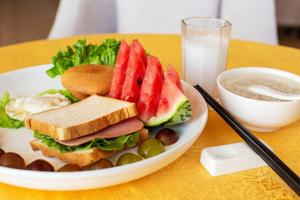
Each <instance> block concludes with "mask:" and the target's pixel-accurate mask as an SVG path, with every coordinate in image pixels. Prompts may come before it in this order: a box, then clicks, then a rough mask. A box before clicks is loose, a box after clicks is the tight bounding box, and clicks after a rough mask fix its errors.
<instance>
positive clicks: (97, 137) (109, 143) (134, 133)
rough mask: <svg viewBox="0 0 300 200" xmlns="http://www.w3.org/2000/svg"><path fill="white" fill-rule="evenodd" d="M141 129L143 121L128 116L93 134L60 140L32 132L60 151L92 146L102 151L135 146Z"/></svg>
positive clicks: (86, 148)
mask: <svg viewBox="0 0 300 200" xmlns="http://www.w3.org/2000/svg"><path fill="white" fill-rule="evenodd" d="M141 131H143V122H141V121H140V120H138V119H136V118H130V119H126V120H123V121H122V122H119V123H117V124H114V125H112V126H109V127H107V128H104V129H102V130H100V131H97V132H95V133H93V134H90V135H87V136H82V137H79V138H75V139H71V140H64V141H60V140H57V139H54V138H52V137H50V136H48V135H45V134H42V133H39V132H38V131H35V132H34V137H35V138H36V139H39V140H41V141H42V143H44V144H46V145H47V146H48V147H49V148H54V149H57V150H59V151H60V152H61V153H66V152H73V151H83V150H88V149H91V148H94V147H98V148H99V149H101V150H104V151H121V150H123V149H124V148H125V147H134V146H136V145H137V143H138V142H139V139H140V132H141Z"/></svg>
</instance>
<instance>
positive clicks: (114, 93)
mask: <svg viewBox="0 0 300 200" xmlns="http://www.w3.org/2000/svg"><path fill="white" fill-rule="evenodd" d="M129 52H130V47H129V45H128V44H127V42H126V41H125V40H123V39H122V41H121V44H120V49H119V52H118V56H117V61H116V64H115V68H114V74H113V78H112V82H111V87H110V91H109V96H110V97H112V98H117V99H119V98H120V97H121V93H122V86H123V83H124V80H125V75H126V69H127V63H128V58H129Z"/></svg>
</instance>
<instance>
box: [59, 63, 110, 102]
mask: <svg viewBox="0 0 300 200" xmlns="http://www.w3.org/2000/svg"><path fill="white" fill-rule="evenodd" d="M112 76H113V68H112V67H111V66H106V65H96V64H85V65H78V66H75V67H72V68H70V69H68V70H67V71H65V72H64V73H63V75H62V77H61V82H62V85H63V86H64V87H65V88H66V89H68V90H70V91H72V92H73V95H75V96H77V95H78V94H80V97H81V98H83V97H84V96H85V95H86V96H89V95H93V94H98V95H105V94H108V92H109V90H110V84H111V80H112Z"/></svg>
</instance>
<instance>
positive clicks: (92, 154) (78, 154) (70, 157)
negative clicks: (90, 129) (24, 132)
mask: <svg viewBox="0 0 300 200" xmlns="http://www.w3.org/2000/svg"><path fill="white" fill-rule="evenodd" d="M139 133H140V140H139V142H142V141H144V140H146V139H147V138H148V137H149V133H148V129H145V128H143V129H141V130H140V131H139ZM30 145H31V148H32V150H34V151H38V150H41V151H42V153H43V155H44V156H47V157H56V158H59V159H60V160H62V161H64V162H66V163H71V164H77V165H79V166H80V167H83V166H87V165H90V164H92V163H94V162H97V161H98V160H100V159H101V158H108V157H110V156H112V155H113V154H114V153H115V152H114V151H102V150H101V149H99V148H98V147H94V148H91V149H89V150H84V151H74V152H67V153H61V152H60V151H59V150H58V149H54V148H50V147H48V146H47V145H46V144H44V143H43V142H42V141H41V140H38V139H36V140H33V141H31V142H30Z"/></svg>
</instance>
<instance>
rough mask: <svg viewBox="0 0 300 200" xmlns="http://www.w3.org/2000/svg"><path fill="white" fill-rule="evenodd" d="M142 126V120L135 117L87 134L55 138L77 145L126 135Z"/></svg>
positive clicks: (64, 142)
mask: <svg viewBox="0 0 300 200" xmlns="http://www.w3.org/2000/svg"><path fill="white" fill-rule="evenodd" d="M143 127H144V124H143V122H142V121H140V120H138V119H136V118H130V119H126V120H123V121H122V122H119V123H117V124H114V125H112V126H109V127H107V128H104V129H102V130H100V131H97V132H95V133H93V134H90V135H87V136H83V137H79V138H75V139H71V140H64V141H59V140H57V142H59V143H60V144H64V145H66V146H78V145H81V144H84V143H87V142H90V141H92V140H94V139H96V138H103V139H108V138H116V137H120V136H122V135H128V134H130V133H133V132H135V131H138V130H141V129H142V128H143Z"/></svg>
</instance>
